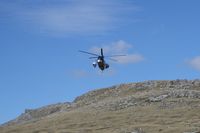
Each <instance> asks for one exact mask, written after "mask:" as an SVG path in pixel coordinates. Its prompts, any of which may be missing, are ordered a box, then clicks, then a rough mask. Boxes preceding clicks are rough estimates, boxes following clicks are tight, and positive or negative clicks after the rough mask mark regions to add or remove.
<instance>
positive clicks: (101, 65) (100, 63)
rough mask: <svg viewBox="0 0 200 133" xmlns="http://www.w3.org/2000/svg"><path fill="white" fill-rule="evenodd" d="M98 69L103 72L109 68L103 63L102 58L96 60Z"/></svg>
mask: <svg viewBox="0 0 200 133" xmlns="http://www.w3.org/2000/svg"><path fill="white" fill-rule="evenodd" d="M96 62H97V64H98V67H99V68H100V69H101V70H102V71H103V70H104V69H107V68H109V65H108V64H107V63H106V62H105V60H104V57H101V56H99V57H98V58H97V61H96Z"/></svg>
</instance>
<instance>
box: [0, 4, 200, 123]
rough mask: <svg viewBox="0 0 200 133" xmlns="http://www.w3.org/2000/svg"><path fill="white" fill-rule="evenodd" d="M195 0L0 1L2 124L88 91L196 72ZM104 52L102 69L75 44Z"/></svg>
mask: <svg viewBox="0 0 200 133" xmlns="http://www.w3.org/2000/svg"><path fill="white" fill-rule="evenodd" d="M199 5H200V1H198V0H193V1H189V0H168V1H161V0H151V1H149V0H143V1H141V0H123V1H121V0H101V1H99V0H16V1H12V0H1V1H0V41H1V43H0V107H1V110H0V123H3V122H6V121H8V120H10V119H13V118H15V117H16V116H17V115H19V114H21V113H22V112H24V109H27V108H29V109H30V108H31V109H32V108H38V107H41V106H44V105H48V104H53V103H58V102H65V101H73V99H74V98H75V97H77V96H79V95H81V94H83V93H86V92H88V91H90V90H93V89H97V88H103V87H109V86H112V85H115V84H121V83H129V82H138V81H145V80H168V79H198V78H199V76H200V53H199V51H200V37H199V35H200V26H199V24H200V17H199V14H200V9H199ZM101 47H102V48H104V50H105V54H106V55H111V54H127V56H126V57H121V58H118V62H112V61H107V62H108V63H109V64H110V68H109V69H108V70H105V71H104V72H103V73H102V72H100V70H98V69H94V68H93V67H92V62H93V60H89V59H88V57H89V56H88V55H85V54H82V53H79V52H78V50H85V51H90V52H95V53H96V52H97V53H98V49H100V48H101Z"/></svg>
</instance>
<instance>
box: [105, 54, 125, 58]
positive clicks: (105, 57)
mask: <svg viewBox="0 0 200 133" xmlns="http://www.w3.org/2000/svg"><path fill="white" fill-rule="evenodd" d="M118 56H126V55H124V54H119V55H110V56H105V58H108V57H118Z"/></svg>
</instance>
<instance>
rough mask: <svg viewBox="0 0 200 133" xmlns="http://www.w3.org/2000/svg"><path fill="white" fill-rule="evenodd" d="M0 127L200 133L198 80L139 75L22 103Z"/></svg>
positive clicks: (37, 132)
mask: <svg viewBox="0 0 200 133" xmlns="http://www.w3.org/2000/svg"><path fill="white" fill-rule="evenodd" d="M0 133H200V80H171V81H145V82H139V83H129V84H121V85H116V86H112V87H109V88H103V89H98V90H94V91H90V92H88V93H86V94H84V95H82V96H79V97H77V98H76V99H75V100H74V101H73V102H71V103H70V102H66V103H58V104H53V105H49V106H44V107H41V108H38V109H26V110H25V112H24V113H22V114H21V115H20V116H19V117H17V118H16V119H14V120H12V121H9V122H7V123H5V124H3V125H1V127H0Z"/></svg>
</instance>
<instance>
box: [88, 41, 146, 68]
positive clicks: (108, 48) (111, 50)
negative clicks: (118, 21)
mask: <svg viewBox="0 0 200 133" xmlns="http://www.w3.org/2000/svg"><path fill="white" fill-rule="evenodd" d="M132 46H133V45H131V44H129V43H127V42H125V41H123V40H119V41H116V42H113V43H110V44H107V45H105V44H104V45H103V46H102V47H98V46H94V47H92V48H91V49H90V52H93V53H96V54H100V49H101V48H103V51H104V55H105V56H110V55H111V56H112V55H115V54H116V55H119V54H120V55H121V54H122V55H126V56H118V57H112V59H115V60H117V63H120V64H126V63H138V62H140V61H142V60H144V57H143V56H142V55H141V54H137V53H131V54H129V51H130V50H131V49H132Z"/></svg>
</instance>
